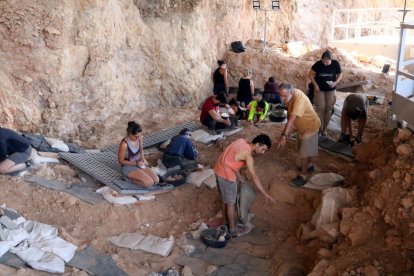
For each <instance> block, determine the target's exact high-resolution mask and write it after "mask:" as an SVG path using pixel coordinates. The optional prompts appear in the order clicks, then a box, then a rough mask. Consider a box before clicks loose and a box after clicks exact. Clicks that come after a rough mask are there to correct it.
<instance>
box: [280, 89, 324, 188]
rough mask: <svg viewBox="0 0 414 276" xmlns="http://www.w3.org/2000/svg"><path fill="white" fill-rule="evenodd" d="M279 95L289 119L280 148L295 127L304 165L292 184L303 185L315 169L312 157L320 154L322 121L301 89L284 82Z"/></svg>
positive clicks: (281, 137)
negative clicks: (319, 136)
mask: <svg viewBox="0 0 414 276" xmlns="http://www.w3.org/2000/svg"><path fill="white" fill-rule="evenodd" d="M279 95H280V98H281V99H282V101H283V102H284V103H285V105H286V106H287V108H288V121H287V123H286V125H285V128H284V129H283V131H282V135H281V136H280V139H279V143H278V148H279V147H281V148H283V147H285V145H286V138H287V137H288V136H289V135H290V134H291V133H292V130H293V127H295V128H296V131H297V133H298V137H297V140H296V141H297V142H298V143H299V155H300V158H301V163H302V166H301V171H300V174H299V175H298V176H297V177H296V178H295V179H293V180H292V184H293V185H294V186H296V187H301V186H303V185H305V183H306V180H307V176H306V175H307V173H308V172H313V170H314V167H313V165H312V157H314V156H317V155H318V130H319V128H320V126H321V122H320V120H319V117H318V115H317V114H316V112H315V110H314V109H313V107H312V104H311V102H310V101H309V98H308V97H307V96H306V95H305V93H303V92H302V91H300V90H299V89H293V86H292V85H291V84H289V83H282V84H281V85H280V86H279Z"/></svg>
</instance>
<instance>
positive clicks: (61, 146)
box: [45, 137, 69, 152]
mask: <svg viewBox="0 0 414 276" xmlns="http://www.w3.org/2000/svg"><path fill="white" fill-rule="evenodd" d="M45 140H46V142H47V143H48V144H49V145H50V146H51V147H52V148H55V149H58V150H60V151H63V152H69V147H68V146H67V145H66V144H65V143H64V142H63V141H62V140H58V139H54V138H48V137H45Z"/></svg>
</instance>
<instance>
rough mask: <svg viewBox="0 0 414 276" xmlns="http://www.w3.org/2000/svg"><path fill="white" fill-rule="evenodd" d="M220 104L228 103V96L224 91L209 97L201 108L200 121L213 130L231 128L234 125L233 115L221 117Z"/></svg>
mask: <svg viewBox="0 0 414 276" xmlns="http://www.w3.org/2000/svg"><path fill="white" fill-rule="evenodd" d="M220 104H223V105H226V104H227V98H226V96H225V95H224V94H222V93H219V94H218V95H213V96H210V97H208V98H207V99H206V100H205V102H204V104H203V106H202V108H201V113H200V122H201V123H202V124H203V125H205V126H207V127H208V129H209V130H212V131H213V132H214V131H215V130H220V129H226V128H231V127H232V126H233V125H234V119H233V117H230V118H222V117H221V115H220V108H219V105H220Z"/></svg>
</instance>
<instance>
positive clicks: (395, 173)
mask: <svg viewBox="0 0 414 276" xmlns="http://www.w3.org/2000/svg"><path fill="white" fill-rule="evenodd" d="M392 177H393V178H394V179H400V177H401V173H400V171H394V172H393V173H392Z"/></svg>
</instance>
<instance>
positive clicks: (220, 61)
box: [217, 59, 226, 66]
mask: <svg viewBox="0 0 414 276" xmlns="http://www.w3.org/2000/svg"><path fill="white" fill-rule="evenodd" d="M217 64H218V66H222V65H223V64H226V62H225V61H224V60H222V59H219V60H217Z"/></svg>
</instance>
